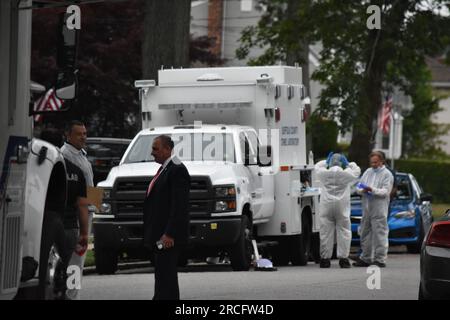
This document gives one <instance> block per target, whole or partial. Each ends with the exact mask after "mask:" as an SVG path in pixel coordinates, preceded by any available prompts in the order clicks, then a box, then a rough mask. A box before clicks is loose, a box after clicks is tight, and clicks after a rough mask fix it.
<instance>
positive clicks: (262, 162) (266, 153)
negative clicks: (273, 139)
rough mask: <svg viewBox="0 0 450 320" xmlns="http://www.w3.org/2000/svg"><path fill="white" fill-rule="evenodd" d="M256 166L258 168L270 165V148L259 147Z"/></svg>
mask: <svg viewBox="0 0 450 320" xmlns="http://www.w3.org/2000/svg"><path fill="white" fill-rule="evenodd" d="M258 165H259V166H260V167H270V166H271V165H272V146H260V147H259V148H258Z"/></svg>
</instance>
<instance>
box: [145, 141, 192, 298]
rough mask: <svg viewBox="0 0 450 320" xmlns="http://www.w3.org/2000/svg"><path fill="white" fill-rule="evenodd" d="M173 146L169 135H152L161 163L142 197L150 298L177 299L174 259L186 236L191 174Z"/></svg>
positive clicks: (154, 149)
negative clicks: (150, 267) (150, 263)
mask: <svg viewBox="0 0 450 320" xmlns="http://www.w3.org/2000/svg"><path fill="white" fill-rule="evenodd" d="M173 147H174V144H173V141H172V139H171V138H170V137H168V136H164V135H162V136H159V137H157V138H155V139H154V141H153V145H152V156H153V157H154V158H155V161H156V162H157V163H159V164H161V167H160V168H159V169H158V172H157V174H156V175H155V176H154V178H153V179H152V181H151V182H150V184H149V186H148V189H147V193H146V197H145V201H144V245H145V246H146V247H147V248H149V249H150V250H151V251H152V254H153V255H154V265H155V294H154V296H153V300H179V299H180V290H179V287H178V275H177V263H178V257H179V255H180V251H181V250H182V249H183V247H184V246H185V245H186V244H187V241H188V236H189V188H190V176H189V173H188V171H187V169H186V167H185V166H184V165H183V164H182V163H181V162H180V161H179V159H178V158H176V157H173V156H172V150H173ZM157 242H158V245H157Z"/></svg>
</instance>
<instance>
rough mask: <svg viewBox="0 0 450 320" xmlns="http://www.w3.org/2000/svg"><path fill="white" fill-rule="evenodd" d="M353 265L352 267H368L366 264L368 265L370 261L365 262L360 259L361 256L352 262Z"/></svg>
mask: <svg viewBox="0 0 450 320" xmlns="http://www.w3.org/2000/svg"><path fill="white" fill-rule="evenodd" d="M353 266H354V267H368V266H370V263H367V262H365V261H364V260H361V258H359V259H358V260H356V262H353Z"/></svg>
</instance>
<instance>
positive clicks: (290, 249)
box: [94, 66, 319, 273]
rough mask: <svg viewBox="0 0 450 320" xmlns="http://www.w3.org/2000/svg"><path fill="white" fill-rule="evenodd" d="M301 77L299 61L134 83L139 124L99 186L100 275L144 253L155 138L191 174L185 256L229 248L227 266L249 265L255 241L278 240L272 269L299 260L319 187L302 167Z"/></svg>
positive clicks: (313, 222)
mask: <svg viewBox="0 0 450 320" xmlns="http://www.w3.org/2000/svg"><path fill="white" fill-rule="evenodd" d="M301 80H302V79H301V69H300V68H298V67H286V66H268V67H234V68H203V69H201V68H199V69H176V70H174V69H172V70H160V71H159V83H158V85H156V84H155V81H152V80H139V81H136V83H135V86H136V87H138V88H139V91H140V99H141V102H142V126H143V130H142V131H141V132H139V133H138V134H137V136H136V137H135V138H134V139H133V141H132V142H131V144H130V146H129V147H128V149H127V151H126V152H125V154H124V156H123V158H122V159H121V162H120V164H119V166H117V167H114V168H113V169H112V170H111V172H110V173H109V175H108V177H107V179H106V180H105V181H102V182H100V183H99V184H98V186H99V187H101V188H103V189H104V203H103V204H102V208H101V210H100V213H99V214H97V215H96V216H95V218H94V239H95V240H94V241H95V259H96V265H97V270H98V272H100V273H113V272H115V271H116V269H117V262H118V257H119V255H122V254H126V255H127V256H128V257H145V255H146V252H145V250H144V248H143V244H142V234H143V232H142V209H143V200H144V196H145V191H146V189H147V186H148V184H149V182H150V180H151V179H152V177H153V176H154V175H155V174H156V171H157V169H158V167H159V165H158V164H157V163H155V162H154V160H153V158H152V156H151V155H150V153H151V146H152V142H153V139H154V138H155V137H157V136H158V135H162V134H165V135H169V136H171V137H172V139H173V140H174V142H175V149H174V153H175V154H176V155H177V156H178V158H179V159H180V160H181V161H182V162H183V163H184V164H185V165H186V167H187V169H188V171H189V173H190V175H191V179H192V181H191V191H190V241H189V248H188V250H187V255H186V257H185V258H201V257H208V256H217V255H218V254H227V255H228V257H229V258H230V262H231V266H232V268H233V270H248V269H249V267H250V265H251V262H252V253H253V248H252V243H251V240H252V239H256V240H257V241H258V242H259V243H261V242H265V243H272V244H274V243H276V244H277V245H274V246H273V247H272V248H271V250H270V252H269V254H270V255H271V257H272V259H273V261H274V263H275V264H277V265H286V264H288V263H289V262H291V263H292V264H294V265H305V264H306V263H307V261H308V259H309V257H310V253H311V251H312V249H315V250H314V251H315V252H316V254H317V251H318V241H317V239H318V231H319V218H318V208H319V206H318V201H319V190H318V189H316V188H314V186H313V185H312V182H313V181H314V179H313V178H314V177H313V174H314V172H313V170H314V166H313V163H307V155H306V146H305V145H306V144H305V117H304V116H305V114H304V112H305V106H304V103H303V100H304V98H305V95H304V91H305V90H304V88H303V86H302V81H301ZM313 239H315V241H312V240H313ZM313 243H314V245H312V244H313ZM182 260H183V259H182ZM185 261H186V260H184V262H185Z"/></svg>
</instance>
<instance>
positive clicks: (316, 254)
mask: <svg viewBox="0 0 450 320" xmlns="http://www.w3.org/2000/svg"><path fill="white" fill-rule="evenodd" d="M309 261H314V262H315V263H319V262H320V234H319V232H314V233H313V234H312V237H311V252H310V253H309Z"/></svg>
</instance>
